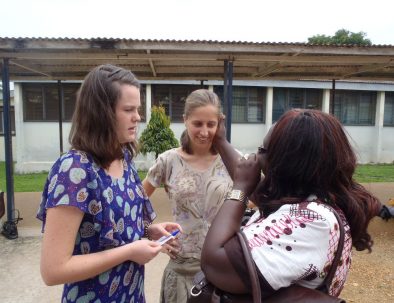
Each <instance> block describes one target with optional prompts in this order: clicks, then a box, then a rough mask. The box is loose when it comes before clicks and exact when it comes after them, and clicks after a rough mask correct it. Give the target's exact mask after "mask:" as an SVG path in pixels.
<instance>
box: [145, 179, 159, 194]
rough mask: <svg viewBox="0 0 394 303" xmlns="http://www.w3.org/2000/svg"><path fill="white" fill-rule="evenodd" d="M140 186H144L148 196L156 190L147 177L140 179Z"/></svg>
mask: <svg viewBox="0 0 394 303" xmlns="http://www.w3.org/2000/svg"><path fill="white" fill-rule="evenodd" d="M142 186H143V187H144V190H145V193H146V194H147V195H148V197H150V196H151V195H152V194H153V192H154V191H155V190H156V187H154V186H153V185H152V184H151V183H150V182H149V181H148V179H147V178H145V179H144V181H142Z"/></svg>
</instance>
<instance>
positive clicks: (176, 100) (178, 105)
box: [152, 85, 201, 122]
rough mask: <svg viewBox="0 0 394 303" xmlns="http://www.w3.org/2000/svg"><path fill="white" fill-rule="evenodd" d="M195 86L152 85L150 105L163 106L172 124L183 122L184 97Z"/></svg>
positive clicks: (195, 86)
mask: <svg viewBox="0 0 394 303" xmlns="http://www.w3.org/2000/svg"><path fill="white" fill-rule="evenodd" d="M199 88H201V86H197V85H152V105H155V106H160V105H161V106H163V107H164V109H165V112H166V115H168V116H169V117H170V119H171V121H172V122H182V121H183V110H184V106H185V101H186V97H187V96H188V95H189V94H190V93H191V92H192V91H194V90H196V89H199Z"/></svg>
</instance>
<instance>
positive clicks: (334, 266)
mask: <svg viewBox="0 0 394 303" xmlns="http://www.w3.org/2000/svg"><path fill="white" fill-rule="evenodd" d="M330 209H331V210H332V212H333V213H334V215H335V217H336V218H337V221H338V225H339V240H338V247H337V251H336V252H335V257H334V260H333V261H332V264H331V268H330V271H329V272H328V274H327V277H326V278H325V279H324V281H323V283H322V284H321V285H320V286H319V287H318V288H317V289H319V290H320V291H323V292H324V293H326V294H328V292H329V289H330V286H331V283H332V279H333V278H334V276H335V272H336V271H337V267H338V264H339V261H340V259H341V256H342V253H343V246H344V244H345V228H344V227H343V221H342V218H341V216H340V215H339V214H338V212H337V211H336V210H335V209H334V208H332V207H330Z"/></svg>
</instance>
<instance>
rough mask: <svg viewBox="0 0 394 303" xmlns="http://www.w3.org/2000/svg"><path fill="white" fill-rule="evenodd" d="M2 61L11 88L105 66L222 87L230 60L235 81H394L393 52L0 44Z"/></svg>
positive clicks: (240, 45) (148, 43) (232, 45)
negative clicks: (18, 83) (6, 66)
mask: <svg viewBox="0 0 394 303" xmlns="http://www.w3.org/2000/svg"><path fill="white" fill-rule="evenodd" d="M3 58H8V59H9V77H10V80H11V81H18V80H29V81H30V80H80V79H83V78H84V77H85V75H86V74H87V73H88V71H89V70H91V69H92V68H93V67H95V66H97V65H100V64H104V63H111V64H115V65H118V66H122V67H125V68H127V69H130V70H132V71H133V72H134V73H135V74H136V75H137V77H138V78H139V79H141V80H163V79H166V80H168V79H173V80H177V79H187V80H199V81H202V80H221V79H223V75H224V61H225V60H228V61H232V62H233V79H235V80H259V79H261V80H263V79H264V80H267V79H269V80H333V79H335V80H349V81H353V80H367V81H394V46H393V45H372V46H357V45H311V44H304V43H250V42H220V41H175V40H132V39H100V38H94V39H69V38H59V39H56V38H0V59H3ZM0 64H2V60H1V62H0Z"/></svg>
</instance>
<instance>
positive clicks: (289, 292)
mask: <svg viewBox="0 0 394 303" xmlns="http://www.w3.org/2000/svg"><path fill="white" fill-rule="evenodd" d="M332 211H333V212H334V214H335V216H336V218H337V220H338V224H339V232H340V235H339V241H338V248H337V251H336V254H335V257H334V260H333V262H332V265H331V268H330V271H329V272H328V274H327V276H326V278H325V279H324V281H323V282H322V284H321V285H320V286H319V287H318V288H317V289H312V288H307V287H303V286H301V285H297V284H292V285H290V286H288V287H283V288H281V289H279V290H277V291H276V292H275V293H274V294H272V295H271V296H269V297H268V298H266V299H264V303H282V302H294V303H317V302H319V303H346V301H345V300H343V299H341V298H337V297H334V296H331V295H329V294H328V291H329V289H330V285H331V282H332V279H333V278H334V276H335V272H336V269H337V267H338V264H339V261H340V259H341V255H342V251H343V247H344V243H345V229H344V227H343V222H342V219H341V217H340V216H339V215H338V213H337V212H336V211H335V210H334V209H332ZM237 236H238V238H239V241H240V243H241V247H242V251H243V253H244V256H245V260H246V265H247V267H248V271H249V276H250V281H251V283H252V294H242V295H239V294H231V293H228V292H224V291H222V290H220V289H218V288H217V287H215V286H214V285H212V283H210V282H209V281H208V280H207V279H206V278H205V275H204V273H203V272H202V271H200V272H198V273H197V274H196V275H195V277H194V286H193V287H192V289H191V291H190V297H189V299H188V300H187V303H205V302H207V303H208V302H212V303H243V302H253V303H261V289H260V284H259V279H258V276H257V272H256V267H255V265H254V261H253V259H252V255H251V253H250V251H249V249H248V246H247V240H246V237H245V235H244V234H243V233H242V232H237Z"/></svg>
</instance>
